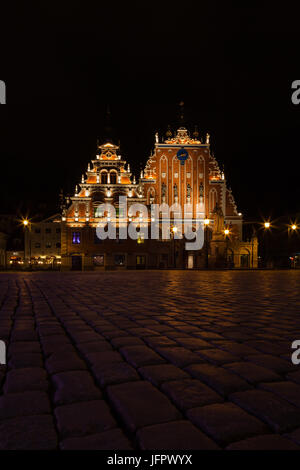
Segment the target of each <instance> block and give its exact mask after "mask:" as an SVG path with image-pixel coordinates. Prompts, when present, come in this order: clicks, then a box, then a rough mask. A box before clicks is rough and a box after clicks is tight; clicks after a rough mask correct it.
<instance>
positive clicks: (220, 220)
mask: <svg viewBox="0 0 300 470" xmlns="http://www.w3.org/2000/svg"><path fill="white" fill-rule="evenodd" d="M213 215H214V232H216V233H221V232H222V231H223V230H224V214H223V211H222V207H221V206H219V204H218V203H216V206H215V208H214V210H213Z"/></svg>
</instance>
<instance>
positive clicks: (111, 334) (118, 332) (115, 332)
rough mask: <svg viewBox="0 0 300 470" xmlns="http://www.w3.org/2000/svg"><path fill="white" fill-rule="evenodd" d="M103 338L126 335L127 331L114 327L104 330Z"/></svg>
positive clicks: (109, 338) (110, 338)
mask: <svg viewBox="0 0 300 470" xmlns="http://www.w3.org/2000/svg"><path fill="white" fill-rule="evenodd" d="M102 334H103V336H104V338H106V339H108V340H112V339H113V338H119V337H120V336H124V337H126V336H127V335H128V333H127V331H123V330H120V329H119V328H114V329H113V330H109V331H104V332H103V333H102Z"/></svg>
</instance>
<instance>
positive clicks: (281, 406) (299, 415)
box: [229, 390, 300, 433]
mask: <svg viewBox="0 0 300 470" xmlns="http://www.w3.org/2000/svg"><path fill="white" fill-rule="evenodd" d="M229 398H230V400H231V401H233V402H234V403H236V404H237V405H238V406H240V407H241V408H243V409H244V410H246V411H247V412H249V413H251V414H253V415H255V416H256V417H257V418H259V419H260V420H262V421H264V422H265V423H267V424H268V425H269V426H270V427H271V428H272V429H273V431H274V432H276V433H282V432H286V431H289V430H291V429H293V428H295V427H296V426H300V410H299V409H298V408H296V407H295V406H293V405H291V404H290V403H288V402H287V401H285V400H283V399H281V398H279V397H277V396H276V395H274V394H273V393H270V392H267V391H264V390H248V391H246V392H237V393H233V394H232V395H230V397H229Z"/></svg>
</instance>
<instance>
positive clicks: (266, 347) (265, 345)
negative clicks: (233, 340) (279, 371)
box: [246, 340, 290, 356]
mask: <svg viewBox="0 0 300 470" xmlns="http://www.w3.org/2000/svg"><path fill="white" fill-rule="evenodd" d="M246 344H247V345H249V346H250V347H252V348H254V349H257V350H258V351H261V352H262V353H265V354H273V355H275V356H276V355H278V356H279V355H280V354H284V353H285V352H287V351H288V352H290V345H287V344H284V345H283V344H278V343H274V342H273V343H271V342H269V341H263V340H260V341H258V340H253V341H248V342H247V343H246Z"/></svg>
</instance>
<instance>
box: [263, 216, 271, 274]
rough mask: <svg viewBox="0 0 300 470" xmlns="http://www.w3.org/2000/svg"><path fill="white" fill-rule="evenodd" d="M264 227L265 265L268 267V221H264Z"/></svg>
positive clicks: (269, 225)
mask: <svg viewBox="0 0 300 470" xmlns="http://www.w3.org/2000/svg"><path fill="white" fill-rule="evenodd" d="M264 228H265V235H266V267H268V261H269V232H270V230H269V229H270V228H271V224H270V222H265V223H264Z"/></svg>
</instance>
